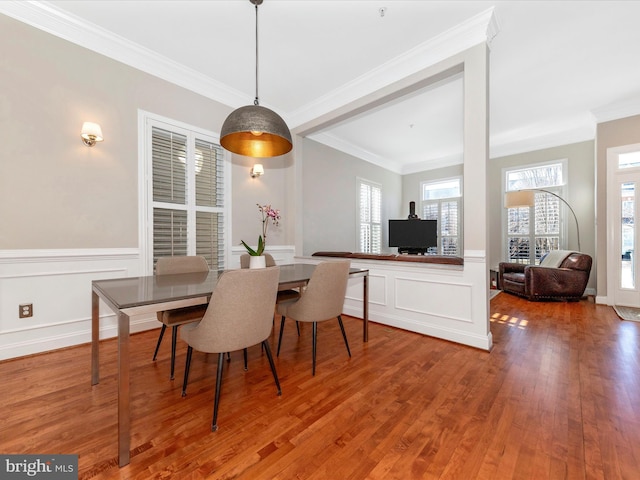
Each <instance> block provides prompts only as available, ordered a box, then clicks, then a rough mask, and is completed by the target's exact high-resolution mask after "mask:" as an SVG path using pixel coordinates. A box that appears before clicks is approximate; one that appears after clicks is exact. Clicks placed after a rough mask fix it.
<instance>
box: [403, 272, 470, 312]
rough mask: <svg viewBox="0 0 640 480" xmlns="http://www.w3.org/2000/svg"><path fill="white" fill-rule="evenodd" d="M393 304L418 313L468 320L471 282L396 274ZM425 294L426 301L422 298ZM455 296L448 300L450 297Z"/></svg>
mask: <svg viewBox="0 0 640 480" xmlns="http://www.w3.org/2000/svg"><path fill="white" fill-rule="evenodd" d="M395 293H396V297H395V307H396V308H397V309H399V310H406V311H407V312H414V313H417V314H419V315H430V316H434V317H441V318H448V319H453V320H460V321H463V322H471V321H472V320H471V286H470V285H463V284H459V283H438V282H434V281H432V280H421V279H415V278H405V277H397V278H396V285H395ZM425 298H428V301H427V302H425ZM452 298H456V299H458V300H457V301H455V302H452V301H451V299H452Z"/></svg>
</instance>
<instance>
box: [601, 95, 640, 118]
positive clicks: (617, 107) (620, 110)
mask: <svg viewBox="0 0 640 480" xmlns="http://www.w3.org/2000/svg"><path fill="white" fill-rule="evenodd" d="M591 113H592V114H593V116H594V117H595V119H596V122H597V123H603V122H610V121H612V120H619V119H621V118H626V117H632V116H634V115H640V98H635V99H630V100H627V101H625V102H619V103H613V104H611V105H607V106H605V107H600V108H596V109H595V110H592V111H591Z"/></svg>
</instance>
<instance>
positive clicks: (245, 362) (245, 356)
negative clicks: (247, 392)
mask: <svg viewBox="0 0 640 480" xmlns="http://www.w3.org/2000/svg"><path fill="white" fill-rule="evenodd" d="M242 355H243V356H244V371H245V372H246V371H247V370H249V366H248V364H247V349H246V348H245V349H244V350H243V351H242Z"/></svg>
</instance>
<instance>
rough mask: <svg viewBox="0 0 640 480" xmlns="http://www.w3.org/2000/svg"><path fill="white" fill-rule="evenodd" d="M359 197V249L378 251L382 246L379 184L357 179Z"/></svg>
mask: <svg viewBox="0 0 640 480" xmlns="http://www.w3.org/2000/svg"><path fill="white" fill-rule="evenodd" d="M358 191H359V192H360V198H359V202H358V211H359V216H358V218H359V219H360V222H359V226H358V228H359V238H360V251H361V252H365V253H380V248H381V246H382V223H381V221H382V220H381V214H380V210H381V208H382V189H381V187H380V185H378V184H375V183H371V182H368V181H366V180H361V179H359V180H358Z"/></svg>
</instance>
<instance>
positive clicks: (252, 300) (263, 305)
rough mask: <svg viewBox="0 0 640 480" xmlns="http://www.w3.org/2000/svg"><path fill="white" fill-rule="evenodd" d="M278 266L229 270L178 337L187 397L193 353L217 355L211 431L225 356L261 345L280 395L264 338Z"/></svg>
mask: <svg viewBox="0 0 640 480" xmlns="http://www.w3.org/2000/svg"><path fill="white" fill-rule="evenodd" d="M279 270H280V269H279V267H267V268H260V269H240V270H229V271H226V272H224V273H222V274H221V276H220V277H219V279H218V283H217V284H216V286H215V288H214V290H213V293H212V295H211V300H210V302H209V307H208V308H207V311H206V313H205V314H204V317H202V320H201V321H200V322H198V323H192V324H189V325H185V326H183V327H182V328H181V329H180V337H181V338H182V339H183V340H184V341H185V342H187V344H188V348H187V361H186V365H185V370H184V382H183V384H182V396H183V397H184V396H185V395H186V391H187V382H188V379H189V369H190V367H191V357H192V355H193V350H194V349H195V350H198V351H200V352H205V353H217V354H218V371H217V376H216V391H215V396H214V403H213V420H212V422H211V430H212V431H216V430H217V429H218V406H219V404H220V391H221V386H222V368H223V364H224V354H225V353H226V352H233V351H236V350H244V349H246V348H248V347H251V346H253V345H257V344H259V343H260V344H262V347H263V349H264V351H265V353H266V355H267V359H268V360H269V365H270V366H271V373H272V374H273V378H274V380H275V383H276V387H277V391H278V395H280V394H281V393H282V391H281V389H280V381H279V380H278V374H277V372H276V367H275V364H274V363H273V357H272V355H271V349H270V348H269V342H268V341H267V339H268V338H269V336H270V335H271V331H272V329H273V322H272V320H273V310H274V307H275V302H276V292H277V291H278V280H279V276H280V271H279Z"/></svg>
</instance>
